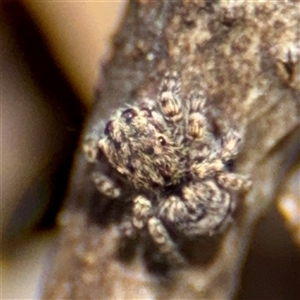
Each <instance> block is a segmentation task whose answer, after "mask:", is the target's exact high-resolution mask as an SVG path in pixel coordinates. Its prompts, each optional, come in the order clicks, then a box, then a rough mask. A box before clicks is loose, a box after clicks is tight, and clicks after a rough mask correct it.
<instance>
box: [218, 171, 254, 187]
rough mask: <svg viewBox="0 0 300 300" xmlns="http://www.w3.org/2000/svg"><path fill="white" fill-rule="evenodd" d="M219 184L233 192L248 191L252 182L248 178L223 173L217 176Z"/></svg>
mask: <svg viewBox="0 0 300 300" xmlns="http://www.w3.org/2000/svg"><path fill="white" fill-rule="evenodd" d="M217 180H218V183H219V184H221V185H222V186H223V187H224V188H225V189H228V190H231V191H240V190H242V191H248V190H249V189H250V187H251V185H252V182H251V180H250V179H249V178H247V177H246V176H243V175H241V174H235V173H221V174H218V176H217Z"/></svg>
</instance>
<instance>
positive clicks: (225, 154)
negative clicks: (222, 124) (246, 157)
mask: <svg viewBox="0 0 300 300" xmlns="http://www.w3.org/2000/svg"><path fill="white" fill-rule="evenodd" d="M240 142H241V136H240V135H239V134H238V133H237V132H236V131H230V132H229V133H228V134H227V135H226V137H225V138H224V140H223V145H222V152H221V157H222V159H223V160H224V161H228V160H230V159H232V158H233V157H235V156H236V155H237V153H238V150H239V144H240Z"/></svg>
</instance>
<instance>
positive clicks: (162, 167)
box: [93, 73, 250, 260]
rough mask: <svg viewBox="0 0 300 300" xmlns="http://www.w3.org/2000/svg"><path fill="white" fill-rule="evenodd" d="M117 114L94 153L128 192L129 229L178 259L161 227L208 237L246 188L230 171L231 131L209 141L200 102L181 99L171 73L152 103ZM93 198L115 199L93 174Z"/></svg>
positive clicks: (234, 138)
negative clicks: (97, 193) (123, 181)
mask: <svg viewBox="0 0 300 300" xmlns="http://www.w3.org/2000/svg"><path fill="white" fill-rule="evenodd" d="M139 103H140V104H135V105H131V106H128V107H127V108H126V109H121V110H118V111H117V112H116V113H115V115H114V116H113V117H112V118H111V120H110V121H108V122H107V124H106V127H105V130H104V137H103V138H101V139H100V141H99V143H98V146H99V147H100V148H101V150H102V151H103V153H104V154H105V156H106V157H107V159H108V161H109V163H110V164H111V165H112V166H113V167H114V168H115V169H116V170H117V171H118V172H119V173H120V174H122V175H123V176H124V178H125V179H126V180H127V181H128V183H129V184H130V185H132V186H133V187H134V188H135V189H136V191H137V196H135V198H134V199H132V201H133V210H132V220H131V222H130V223H131V224H130V225H131V230H129V232H131V233H132V232H136V231H137V230H140V229H142V228H144V227H147V228H148V232H149V234H150V236H151V237H152V239H153V241H154V242H155V244H156V245H157V246H158V248H159V249H160V251H161V252H163V253H165V254H167V255H173V256H174V257H177V258H178V259H179V260H180V259H181V256H180V254H179V252H178V251H177V247H176V243H174V242H173V240H172V239H171V237H170V235H169V230H168V229H169V228H172V230H173V231H176V232H178V233H179V234H181V235H182V236H183V237H189V238H194V237H197V236H199V235H204V234H208V235H212V234H214V233H217V232H219V231H221V230H222V228H224V227H225V225H226V224H228V223H229V221H230V219H231V213H232V210H233V209H234V207H235V198H236V197H235V196H236V193H237V192H239V191H241V190H247V189H248V188H249V187H250V181H249V180H248V179H247V178H246V177H245V176H243V175H240V174H236V173H233V172H231V171H230V169H229V167H228V166H229V165H230V163H231V162H232V161H233V159H234V158H235V157H236V155H237V153H238V149H239V144H240V143H241V137H240V135H239V133H238V132H236V131H235V130H233V129H228V132H227V133H226V134H224V136H221V137H217V136H215V135H214V134H213V132H212V129H211V124H210V122H209V121H208V117H207V108H206V100H205V97H204V95H202V94H201V93H199V94H190V95H188V96H187V97H185V98H184V97H183V96H182V95H181V84H180V80H179V78H178V74H176V73H174V74H171V75H170V74H167V75H166V76H165V77H164V79H163V82H162V84H161V87H160V90H159V95H158V97H157V99H146V100H144V101H141V102H139ZM93 178H94V181H95V183H96V185H97V188H98V189H99V191H100V192H101V193H102V194H104V195H106V196H107V197H110V198H118V197H121V196H122V195H121V191H120V189H119V188H118V186H117V185H114V181H113V180H111V179H110V178H108V177H107V176H105V175H103V174H101V173H100V172H97V173H94V175H93Z"/></svg>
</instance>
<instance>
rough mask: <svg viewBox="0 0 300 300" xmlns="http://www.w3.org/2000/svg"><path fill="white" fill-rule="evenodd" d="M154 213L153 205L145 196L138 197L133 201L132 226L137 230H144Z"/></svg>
mask: <svg viewBox="0 0 300 300" xmlns="http://www.w3.org/2000/svg"><path fill="white" fill-rule="evenodd" d="M151 213H152V203H151V202H150V200H149V199H147V198H146V197H145V196H143V195H138V196H137V197H136V198H135V199H134V200H133V210H132V214H133V217H132V225H133V226H134V227H135V228H137V229H142V228H143V227H144V226H145V225H146V224H147V222H148V220H149V217H150V215H151Z"/></svg>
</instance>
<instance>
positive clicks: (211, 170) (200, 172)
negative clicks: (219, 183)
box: [191, 159, 224, 179]
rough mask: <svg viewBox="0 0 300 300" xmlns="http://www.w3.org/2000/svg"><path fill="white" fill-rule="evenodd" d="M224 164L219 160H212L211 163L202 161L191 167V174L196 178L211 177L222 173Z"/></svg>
mask: <svg viewBox="0 0 300 300" xmlns="http://www.w3.org/2000/svg"><path fill="white" fill-rule="evenodd" d="M223 169H224V163H223V162H222V160H220V159H214V160H213V161H203V162H200V163H195V164H193V165H192V166H191V173H192V174H193V175H195V176H196V177H198V178H200V179H203V178H206V177H211V176H213V175H214V174H216V173H219V172H221V171H223Z"/></svg>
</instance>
